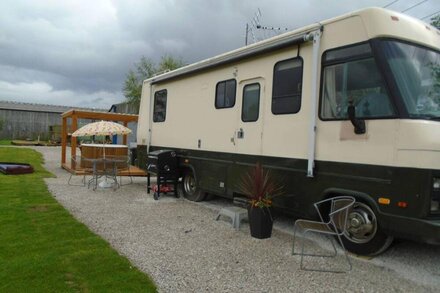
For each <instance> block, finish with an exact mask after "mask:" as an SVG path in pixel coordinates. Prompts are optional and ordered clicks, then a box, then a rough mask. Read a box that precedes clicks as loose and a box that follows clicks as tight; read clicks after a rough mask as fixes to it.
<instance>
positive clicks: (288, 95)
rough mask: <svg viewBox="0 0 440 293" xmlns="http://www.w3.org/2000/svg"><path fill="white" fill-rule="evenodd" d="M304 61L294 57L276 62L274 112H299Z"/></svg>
mask: <svg viewBox="0 0 440 293" xmlns="http://www.w3.org/2000/svg"><path fill="white" fill-rule="evenodd" d="M302 74H303V61H302V59H301V58H294V59H289V60H284V61H280V62H278V63H277V64H275V67H274V72H273V90H272V113H273V114H290V113H297V112H298V111H299V109H300V108H301V88H302Z"/></svg>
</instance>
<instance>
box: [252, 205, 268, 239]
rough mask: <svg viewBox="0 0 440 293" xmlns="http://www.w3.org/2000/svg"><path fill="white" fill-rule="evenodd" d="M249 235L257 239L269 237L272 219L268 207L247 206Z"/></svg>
mask: <svg viewBox="0 0 440 293" xmlns="http://www.w3.org/2000/svg"><path fill="white" fill-rule="evenodd" d="M248 217H249V227H250V229H251V236H252V237H254V238H258V239H265V238H270V236H271V235H272V226H273V220H272V215H271V212H270V208H256V207H248Z"/></svg>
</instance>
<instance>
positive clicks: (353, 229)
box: [345, 202, 377, 243]
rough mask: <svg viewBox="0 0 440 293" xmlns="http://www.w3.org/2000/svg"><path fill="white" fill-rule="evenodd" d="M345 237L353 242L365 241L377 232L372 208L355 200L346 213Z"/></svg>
mask: <svg viewBox="0 0 440 293" xmlns="http://www.w3.org/2000/svg"><path fill="white" fill-rule="evenodd" d="M347 225H348V227H347V232H346V233H345V237H346V238H347V239H349V240H350V241H352V242H354V243H367V242H369V241H370V240H371V239H373V238H374V236H375V235H376V232H377V220H376V215H375V214H374V212H373V210H372V209H371V208H370V207H369V206H367V205H366V204H364V203H362V202H356V203H355V204H354V206H353V209H352V210H351V212H350V214H349V215H348V224H347Z"/></svg>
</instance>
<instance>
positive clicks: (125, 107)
mask: <svg viewBox="0 0 440 293" xmlns="http://www.w3.org/2000/svg"><path fill="white" fill-rule="evenodd" d="M108 111H109V112H113V113H120V114H136V115H137V114H138V113H139V109H138V108H137V107H136V106H133V105H132V104H129V103H127V102H123V103H119V104H114V105H112V106H111V107H110V109H109V110H108ZM127 127H128V128H130V129H131V131H132V132H131V133H130V134H129V135H128V137H127V141H128V144H129V146H130V148H135V147H136V135H137V122H130V123H128V126H127ZM113 143H114V144H121V143H122V137H116V136H115V137H113Z"/></svg>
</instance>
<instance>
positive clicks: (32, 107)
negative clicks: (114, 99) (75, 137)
mask: <svg viewBox="0 0 440 293" xmlns="http://www.w3.org/2000/svg"><path fill="white" fill-rule="evenodd" d="M0 109H2V110H16V111H27V112H46V113H58V114H62V113H64V112H67V111H69V110H71V109H78V110H86V111H96V112H107V110H105V109H91V108H78V107H71V106H59V105H46V104H33V103H21V102H13V101H0Z"/></svg>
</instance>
